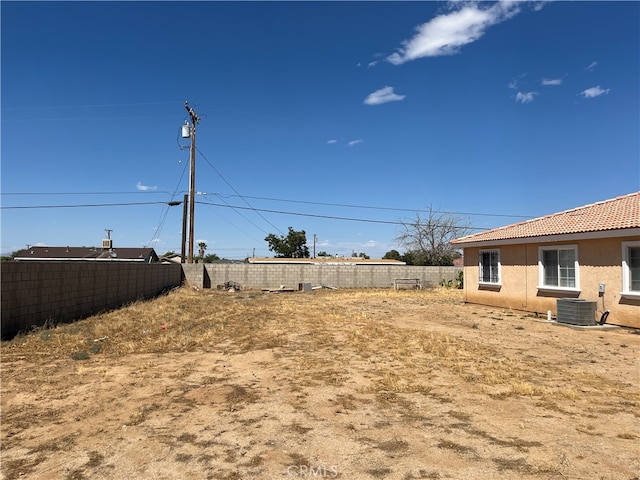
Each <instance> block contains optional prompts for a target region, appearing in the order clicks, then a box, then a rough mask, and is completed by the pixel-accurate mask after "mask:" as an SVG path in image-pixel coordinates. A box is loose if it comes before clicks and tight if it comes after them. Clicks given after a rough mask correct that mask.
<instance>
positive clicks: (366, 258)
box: [358, 252, 371, 260]
mask: <svg viewBox="0 0 640 480" xmlns="http://www.w3.org/2000/svg"><path fill="white" fill-rule="evenodd" d="M358 257H360V258H364V259H365V260H368V259H370V258H371V257H370V256H369V255H367V254H366V253H364V252H360V253H359V254H358Z"/></svg>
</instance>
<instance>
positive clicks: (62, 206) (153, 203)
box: [0, 202, 167, 210]
mask: <svg viewBox="0 0 640 480" xmlns="http://www.w3.org/2000/svg"><path fill="white" fill-rule="evenodd" d="M166 203H167V202H129V203H84V204H76V205H12V206H5V205H2V206H0V209H2V210H15V209H36V208H85V207H129V206H134V205H160V204H165V205H166Z"/></svg>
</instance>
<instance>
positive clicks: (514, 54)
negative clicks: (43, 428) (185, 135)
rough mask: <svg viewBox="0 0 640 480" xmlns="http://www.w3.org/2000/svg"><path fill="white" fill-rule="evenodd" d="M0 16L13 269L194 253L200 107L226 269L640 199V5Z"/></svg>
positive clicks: (55, 9)
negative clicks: (295, 252) (449, 219)
mask: <svg viewBox="0 0 640 480" xmlns="http://www.w3.org/2000/svg"><path fill="white" fill-rule="evenodd" d="M0 8H1V9H2V12H1V13H2V25H1V27H2V30H1V35H2V38H1V40H2V43H1V68H2V70H1V95H2V97H1V100H2V111H1V114H2V124H1V125H2V145H1V154H2V158H1V162H2V163H1V174H2V177H1V188H2V192H1V193H2V196H1V200H2V210H1V211H0V213H1V215H2V232H1V240H2V242H1V243H2V245H1V247H2V253H7V252H11V251H14V250H17V249H20V248H24V247H25V246H26V245H27V244H30V245H52V246H64V245H71V246H82V245H85V246H93V245H100V241H101V239H102V238H104V236H105V232H104V230H105V229H111V230H113V232H112V233H111V237H112V239H113V241H114V246H115V247H118V246H120V247H136V246H143V245H145V246H153V247H154V248H156V250H157V251H158V252H159V253H164V252H166V251H167V250H175V251H180V240H181V228H182V207H181V206H177V207H175V206H174V207H168V206H167V205H166V202H169V201H171V200H182V197H183V195H184V194H185V193H186V192H187V191H188V177H189V171H188V159H189V151H188V149H186V148H184V147H186V146H187V141H186V140H183V139H180V138H178V134H179V128H180V126H181V125H182V124H183V123H184V121H185V120H186V119H187V112H186V110H185V108H184V102H185V100H187V101H189V104H190V105H191V106H192V107H193V108H194V109H195V111H196V112H197V114H198V115H199V116H200V117H201V121H200V123H199V124H198V128H197V148H198V153H197V155H196V190H197V191H198V192H199V194H198V195H197V197H196V200H197V202H198V203H197V204H196V212H195V220H196V221H195V235H194V239H195V240H196V243H197V242H199V241H204V242H206V243H207V245H208V249H207V253H217V254H218V255H219V256H221V257H227V258H238V259H241V258H245V257H247V256H249V255H253V252H254V249H255V255H256V256H272V255H273V254H272V253H271V252H269V251H268V246H267V243H266V242H265V241H264V238H265V237H266V235H267V234H269V233H275V234H282V233H286V231H287V227H289V226H291V227H293V228H294V229H296V230H305V231H306V233H307V239H308V244H309V247H310V248H312V247H313V238H314V235H315V237H316V239H317V240H316V249H317V251H318V252H319V251H323V250H324V251H326V252H328V253H330V254H339V255H350V254H351V252H353V251H355V252H365V253H366V254H368V255H370V256H371V257H373V258H380V257H381V256H382V255H384V253H385V252H387V251H389V250H391V249H394V248H395V249H398V250H401V251H402V249H401V248H399V246H398V245H397V244H396V243H394V237H396V236H397V235H398V233H399V231H400V226H399V225H398V222H400V221H406V220H410V219H412V218H415V215H416V212H420V211H424V210H427V209H429V208H430V207H431V208H433V209H434V210H437V211H444V212H455V214H456V215H458V216H460V217H461V218H462V219H464V220H465V221H468V222H469V223H470V224H471V225H472V226H473V227H474V228H476V229H486V228H494V227H499V226H502V225H506V224H510V223H514V222H517V221H520V220H523V219H525V218H531V217H537V216H542V215H546V214H551V213H555V212H558V211H562V210H566V209H569V208H573V207H578V206H582V205H585V204H588V203H592V202H596V201H599V200H604V199H608V198H612V197H615V196H618V195H624V194H627V193H630V192H633V191H637V190H639V189H640V164H639V162H640V143H639V142H640V140H639V136H640V135H639V132H640V114H639V113H640V112H639V108H640V98H639V95H638V93H639V89H640V87H639V85H640V76H639V64H640V61H639V58H640V48H639V46H640V41H639V40H640V32H639V22H640V3H638V2H481V3H475V2H464V3H460V2H456V3H447V2H282V3H281V2H268V1H267V2H193V3H187V2H104V3H99V2H66V3H58V2H42V3H41V2H38V3H36V2H6V1H3V2H2V3H1V4H0ZM181 147H182V148H181ZM113 204H118V205H113ZM17 207H20V208H17ZM24 207H29V208H24ZM34 207H36V208H34ZM44 207H47V208H44ZM233 207H235V208H233ZM421 215H424V213H421ZM474 231H478V230H474ZM196 250H197V248H196Z"/></svg>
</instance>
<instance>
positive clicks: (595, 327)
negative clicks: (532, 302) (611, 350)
mask: <svg viewBox="0 0 640 480" xmlns="http://www.w3.org/2000/svg"><path fill="white" fill-rule="evenodd" d="M549 323H552V324H553V325H558V326H560V327H569V328H572V329H574V330H600V331H604V330H617V329H618V328H620V327H619V326H618V325H607V324H606V323H605V324H604V325H573V324H572V323H562V322H549Z"/></svg>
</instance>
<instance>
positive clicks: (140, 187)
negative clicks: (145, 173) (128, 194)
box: [136, 182, 158, 192]
mask: <svg viewBox="0 0 640 480" xmlns="http://www.w3.org/2000/svg"><path fill="white" fill-rule="evenodd" d="M136 188H137V189H138V190H140V191H141V192H153V191H155V190H158V187H155V186H154V187H149V186H147V185H143V184H142V183H140V182H138V183H136Z"/></svg>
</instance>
